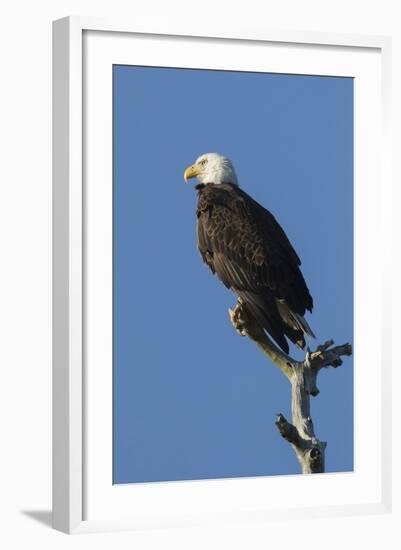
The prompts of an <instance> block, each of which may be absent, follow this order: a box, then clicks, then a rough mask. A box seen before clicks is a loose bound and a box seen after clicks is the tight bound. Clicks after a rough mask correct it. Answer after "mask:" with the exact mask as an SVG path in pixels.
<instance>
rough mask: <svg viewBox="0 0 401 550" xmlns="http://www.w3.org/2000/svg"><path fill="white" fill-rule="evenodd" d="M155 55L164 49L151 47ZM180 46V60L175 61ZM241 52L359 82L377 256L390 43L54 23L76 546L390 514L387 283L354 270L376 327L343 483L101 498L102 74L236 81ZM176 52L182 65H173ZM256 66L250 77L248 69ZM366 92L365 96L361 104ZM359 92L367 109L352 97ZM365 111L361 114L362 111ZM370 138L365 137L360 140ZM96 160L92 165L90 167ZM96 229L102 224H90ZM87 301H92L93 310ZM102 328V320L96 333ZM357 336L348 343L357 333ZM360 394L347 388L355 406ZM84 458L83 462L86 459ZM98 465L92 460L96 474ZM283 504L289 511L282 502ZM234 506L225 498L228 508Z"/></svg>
mask: <svg viewBox="0 0 401 550" xmlns="http://www.w3.org/2000/svg"><path fill="white" fill-rule="evenodd" d="M135 41H137V42H135ZM139 41H140V54H141V57H140V59H139V58H138V57H135V52H138V51H139V49H138V45H139ZM161 42H162V43H163V48H161V47H160V45H161ZM184 43H185V46H186V48H182V45H183V44H184ZM249 47H253V48H254V55H253V56H252V61H251V62H252V63H254V64H255V65H254V66H252V67H253V69H254V70H262V68H263V67H264V65H263V64H264V63H265V61H264V58H265V55H264V51H265V50H264V48H267V47H269V48H270V50H269V52H270V53H272V55H271V58H270V60H269V63H270V65H269V67H267V66H266V67H265V69H264V70H269V71H271V72H294V61H293V55H292V54H291V55H289V52H290V51H291V52H294V49H295V50H296V51H297V63H298V71H299V72H300V73H301V72H302V73H303V74H322V72H323V73H324V74H336V75H345V76H353V77H355V78H357V79H359V82H360V86H359V84H358V86H357V89H358V90H361V94H362V95H360V96H356V105H355V106H356V120H355V124H356V128H359V126H358V125H360V128H362V129H364V131H357V132H356V141H355V154H356V172H357V173H356V178H357V181H359V180H358V178H359V179H360V178H361V177H363V178H364V182H365V191H364V192H365V198H364V201H363V203H362V202H361V201H359V202H358V197H359V198H361V195H358V193H357V194H356V203H357V204H356V208H357V209H358V210H357V223H359V224H360V227H361V231H362V228H363V230H364V231H367V232H369V214H370V213H371V212H372V209H374V208H376V210H377V203H378V201H379V203H380V208H379V209H378V213H379V217H380V222H381V223H380V225H379V226H376V227H375V235H373V231H372V227H370V231H371V233H370V234H369V237H371V239H373V242H376V241H375V239H378V236H380V235H381V234H383V233H384V232H386V231H387V232H390V231H391V228H390V227H388V220H387V216H386V211H387V210H388V209H389V208H390V201H391V177H390V160H389V156H390V147H389V139H390V138H389V124H390V112H389V109H390V99H389V98H390V52H391V42H390V39H389V38H387V37H376V36H354V35H336V34H326V33H313V32H300V31H296V32H295V31H294V32H289V31H276V30H274V31H273V30H263V29H262V30H261V29H257V30H256V29H255V30H242V29H239V30H236V29H227V28H226V29H224V30H222V29H219V30H216V29H196V28H193V29H190V30H189V29H187V28H186V29H184V28H172V27H170V26H169V28H158V27H157V28H153V29H150V28H141V26H140V25H138V24H136V25H135V24H131V23H128V22H124V21H123V22H121V21H106V20H99V19H93V18H87V17H69V18H64V19H61V20H58V21H55V22H54V32H53V97H54V104H53V121H54V122H53V236H54V237H53V281H54V286H53V304H54V305H53V525H54V527H55V528H56V529H59V530H61V531H64V532H67V533H76V532H87V531H97V530H112V529H136V528H143V527H144V526H149V525H151V526H170V525H191V524H202V522H210V521H217V522H218V521H220V522H224V521H227V520H230V519H232V518H236V519H238V520H243V521H247V520H255V519H256V520H260V521H263V520H266V519H268V518H274V517H284V516H285V517H287V518H289V517H312V516H313V515H314V514H315V515H322V514H325V515H347V514H363V513H368V512H369V513H385V512H388V511H389V510H390V508H391V502H390V500H391V468H390V440H391V422H390V421H389V418H391V414H390V412H389V411H390V407H391V400H390V398H389V396H390V395H391V386H390V380H391V368H390V367H391V357H390V355H389V351H388V350H389V349H390V346H389V345H388V342H386V341H385V338H386V334H388V333H389V330H385V329H388V327H387V326H386V323H387V322H388V321H387V319H389V318H390V315H388V308H389V304H390V297H389V295H388V293H387V294H386V299H385V298H384V293H382V291H383V289H384V288H387V285H388V281H387V280H386V278H385V271H386V270H382V271H379V270H377V271H374V270H373V272H371V273H370V274H369V275H367V278H368V280H367V281H366V280H364V281H361V280H358V273H360V272H361V271H360V269H359V270H358V269H356V279H355V286H356V298H355V302H356V306H355V307H356V310H355V311H356V313H358V308H360V306H361V304H362V301H363V296H364V293H365V292H367V291H368V284H369V285H370V289H372V288H373V294H374V297H373V300H372V301H373V307H374V308H375V312H377V324H375V325H374V326H372V327H370V328H369V327H366V326H364V323H363V318H362V316H359V317H358V316H357V317H356V319H358V318H359V319H360V330H361V332H360V338H361V339H362V338H363V339H364V340H366V341H369V344H370V346H371V347H370V349H369V355H368V356H364V355H363V350H362V348H359V350H358V348H356V349H357V352H356V356H355V361H356V364H357V363H358V361H359V362H360V363H364V368H365V370H368V372H369V376H367V377H366V386H367V388H366V389H364V392H365V393H364V396H363V398H362V397H361V399H359V400H358V402H357V403H359V404H360V406H361V409H360V411H359V412H358V410H356V413H357V414H356V421H358V418H359V420H360V419H361V418H362V416H364V418H365V419H366V426H365V428H364V429H363V423H362V422H360V423H359V424H358V426H359V428H360V430H359V433H358V431H357V430H356V432H357V433H356V441H355V443H356V471H355V472H354V473H352V474H342V477H341V476H340V475H338V474H324V476H321V475H317V476H295V477H276V478H266V479H265V478H252V479H249V478H246V479H237V480H212V481H201V482H196V481H195V482H175V483H164V484H141V485H140V486H136V487H134V486H127V485H125V486H120V487H113V486H112V484H111V471H110V464H111V463H110V456H111V455H110V454H108V453H109V451H110V453H111V449H109V451H108V450H107V449H108V448H109V447H110V441H111V437H112V432H111V413H112V411H111V407H110V404H111V387H110V386H109V384H108V382H109V381H110V367H111V365H110V348H107V342H109V341H110V340H109V336H108V333H109V331H110V323H111V315H110V311H111V310H110V301H108V299H105V301H104V302H103V301H102V300H101V302H102V308H103V309H102V315H97V314H96V312H95V311H94V310H93V307H92V306H93V304H95V303H96V304H98V303H99V296H100V295H103V294H104V292H103V290H104V289H105V288H106V290H107V288H109V287H110V281H111V279H110V277H111V270H110V269H109V267H110V254H109V252H110V249H111V244H110V243H111V233H110V223H109V221H110V220H109V218H108V216H109V214H108V212H109V210H108V209H109V197H110V196H109V194H108V193H109V187H107V185H108V184H107V181H110V166H111V164H110V159H111V150H110V143H111V141H110V140H111V125H110V120H111V119H110V116H109V115H110V111H107V114H105V115H104V116H103V115H102V116H99V113H103V112H104V106H105V105H106V106H107V105H108V104H109V103H110V90H111V88H110V86H109V84H110V83H108V80H107V79H111V72H110V71H109V67H110V64H112V63H128V64H135V63H137V64H139V62H140V63H141V64H145V65H146V64H148V65H158V66H169V65H168V64H169V63H171V65H172V66H182V67H185V66H195V67H204V68H208V67H210V66H211V63H212V57H213V63H214V65H213V68H228V67H229V68H231V69H233V68H238V69H240V68H241V67H242V68H244V63H245V61H244V57H243V55H242V54H241V49H242V48H249ZM190 48H192V49H191V52H189V49H190ZM230 50H235V52H234V55H233V53H231V54H230V53H229V52H230ZM184 51H185V52H186V53H185V55H186V56H187V57H186V58H185V59H186V60H185V59H184V58H183V57H180V56H183V55H184V53H183V52H184ZM188 52H189V53H188ZM322 52H323V53H324V56H323V57H322ZM189 55H190V56H191V57H190V58H189V57H188V56H189ZM230 55H231V57H229V56H230ZM174 56H176V57H174ZM134 58H135V59H134ZM188 59H191V61H189V60H188ZM228 59H230V61H228ZM130 60H131V61H130ZM177 63H178V65H177ZM248 63H249V62H248ZM257 63H260V65H258V66H256V65H257ZM308 64H309V65H308ZM313 67H316V68H315V69H313ZM247 68H249V65H247ZM319 68H320V69H319ZM312 70H313V71H317V72H311V71H312ZM92 81H93V84H91V82H92ZM369 83H371V84H372V86H370V85H368V84H369ZM94 85H95V86H97V89H98V90H99V94H97V99H96V101H94V100H93V96H90V97H88V91H87V88H88V86H89V88H90V86H92V89H93V86H94ZM365 88H366V90H367V89H368V88H372V90H373V91H372V90H370V92H369V94H370V95H369V94H368V92H367V91H366V90H365ZM100 90H101V92H100ZM365 91H366V94H368V95H363V94H364V93H365ZM357 93H358V94H359V93H360V92H359V91H358V92H357ZM358 98H359V99H360V102H359V103H360V108H359V105H358ZM365 100H366V105H363V102H364V101H365ZM110 109H111V105H110ZM367 113H370V114H369V116H363V115H365V114H367ZM92 124H95V126H96V130H94V129H92V128H91V125H92ZM372 129H374V130H375V131H374V132H371V130H372ZM365 134H366V135H365ZM88 135H89V136H93V139H92V138H91V137H89V138H88ZM95 136H97V137H96V139H95ZM368 153H371V154H368ZM373 153H375V154H373ZM95 157H96V158H97V159H101V160H97V161H96V162H95V163H93V158H95ZM373 157H374V158H373ZM90 159H92V160H90ZM91 163H92V164H91ZM372 163H373V164H372ZM97 164H98V165H99V166H97ZM97 171H98V173H96V172H97ZM93 177H96V178H98V179H97V181H98V182H99V185H98V188H97V190H96V192H95V193H94V192H93V191H92V190H91V189H92V188H91V187H90V186H89V188H88V187H87V186H86V181H87V180H88V178H89V179H90V178H93ZM102 178H103V179H102ZM378 180H379V181H380V185H378V184H377V181H378ZM103 181H104V185H103V183H102V182H103ZM375 189H376V191H375V192H374V190H375ZM88 212H89V216H88ZM99 218H101V221H102V223H99ZM88 219H89V222H88ZM105 220H106V221H105ZM370 225H372V224H370ZM361 231H360V232H359V234H361ZM93 239H99V240H101V241H102V243H104V244H105V246H104V249H105V250H106V253H105V254H106V255H103V256H102V254H100V255H97V254H92V253H91V250H94V248H96V247H93V246H92V244H93V243H94V241H93ZM371 242H372V241H371ZM107 251H108V252H107ZM366 252H367V251H366V250H365V249H364V245H363V242H362V241H361V242H359V241H358V236H357V237H356V254H360V256H358V258H359V259H358V261H359V262H360V263H359V264H357V267H358V265H359V267H360V268H362V267H363V265H365V264H364V262H365V261H366ZM107 254H108V255H107ZM379 254H380V255H381V262H377V263H380V264H381V265H382V266H383V265H384V266H389V262H390V259H389V258H390V250H389V244H387V242H386V245H385V248H384V249H382V250H380V251H379ZM100 266H102V268H104V267H106V269H102V272H104V273H105V276H104V277H102V281H101V282H100V283H99V284H100V287H99V288H96V289H94V290H92V289H93V285H91V275H88V273H89V274H90V273H96V272H97V270H99V267H100ZM102 285H104V286H102ZM358 289H360V290H358ZM92 292H93V293H95V294H93V296H92V297H91V293H92ZM370 292H371V290H370ZM96 293H98V294H96ZM385 308H386V309H385ZM96 319H97V320H96ZM99 319H100V320H99ZM101 319H103V320H105V323H104V324H102V320H101ZM356 322H357V321H356ZM356 330H359V328H358V327H357V326H356ZM369 331H370V332H369ZM378 334H380V335H381V337H380V338H379V337H378V336H377V335H378ZM101 335H103V336H104V338H103V337H101ZM99 336H100V337H99ZM373 336H375V338H374V340H375V342H373V340H372V339H373ZM368 338H369V340H367V339H368ZM104 342H105V344H104ZM103 345H104V346H106V347H102V346H103ZM96 356H97V357H98V360H99V363H97V367H99V369H98V370H97V373H96V376H95V377H93V376H91V375H90V373H91V364H92V363H93V362H94V360H95V359H94V358H95V357H96ZM107 358H108V359H107ZM100 363H102V365H100ZM356 372H358V371H356ZM370 373H372V376H370ZM358 380H359V379H358V376H356V392H358ZM88 396H89V399H88ZM88 403H90V405H88ZM358 406H359V405H358ZM368 407H369V409H368ZM368 410H369V411H370V412H367V411H368ZM369 415H370V416H369ZM94 418H96V420H97V423H98V424H100V425H102V426H103V427H104V430H100V431H101V432H102V433H99V430H96V424H95V423H94V422H93V419H94ZM371 430H374V431H375V437H376V440H377V441H380V444H379V445H377V449H376V451H375V452H373V453H370V454H369V456H365V455H364V457H363V460H362V459H361V453H359V454H358V452H359V451H358V450H360V451H361V450H363V449H364V448H366V445H367V444H368V439H369V433H370V431H371ZM103 432H106V436H105V435H104V433H103ZM106 455H107V456H106ZM88 456H89V457H91V458H90V459H88ZM96 456H97V457H98V460H96V461H95V460H94V457H96ZM105 457H106V458H105ZM334 476H336V477H334ZM358 476H359V477H358ZM290 491H291V496H292V498H291V507H289V506H288V499H286V495H289V494H290ZM267 493H268V494H269V495H272V499H273V500H271V501H270V502H266V498H265V496H266V494H267ZM305 493H308V494H309V495H310V500H309V501H308V500H307V499H306V500H305V499H304V498H301V496H302V495H304V494H305ZM234 495H235V497H236V498H233V497H234ZM279 495H281V500H280V498H279ZM324 495H326V496H324ZM238 496H240V498H238ZM274 499H275V500H274ZM238 502H239V504H238ZM212 504H213V505H212Z"/></svg>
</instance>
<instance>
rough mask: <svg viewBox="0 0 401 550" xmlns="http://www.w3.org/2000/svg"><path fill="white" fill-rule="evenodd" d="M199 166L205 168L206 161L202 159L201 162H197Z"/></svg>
mask: <svg viewBox="0 0 401 550" xmlns="http://www.w3.org/2000/svg"><path fill="white" fill-rule="evenodd" d="M199 164H200V165H201V166H205V164H207V159H202V160H200V161H199Z"/></svg>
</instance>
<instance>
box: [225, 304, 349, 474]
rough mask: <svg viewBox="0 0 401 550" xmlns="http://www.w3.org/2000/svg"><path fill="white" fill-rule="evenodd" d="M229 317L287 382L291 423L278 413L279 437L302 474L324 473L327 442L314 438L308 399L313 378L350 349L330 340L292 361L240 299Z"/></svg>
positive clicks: (337, 363) (315, 392)
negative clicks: (289, 384) (302, 357)
mask: <svg viewBox="0 0 401 550" xmlns="http://www.w3.org/2000/svg"><path fill="white" fill-rule="evenodd" d="M229 314H230V319H231V323H232V324H233V326H234V328H235V329H236V330H237V331H238V332H239V334H241V336H248V338H250V339H251V340H253V341H254V342H255V343H256V345H257V346H258V348H259V349H260V350H261V351H262V352H263V353H264V354H265V355H266V356H267V357H268V358H269V359H270V360H271V361H272V362H273V363H274V364H275V365H276V366H277V367H278V368H279V369H280V370H281V371H282V372H283V374H285V376H286V377H287V378H288V380H289V382H290V383H291V412H292V424H291V423H290V422H288V421H287V419H286V418H285V417H284V416H283V415H282V414H278V415H277V419H276V426H277V429H278V431H279V432H280V434H281V436H282V437H283V438H284V439H286V440H287V441H288V442H289V443H290V444H291V445H292V447H293V449H294V452H295V454H296V456H297V458H298V461H299V463H300V465H301V469H302V473H303V474H311V473H322V472H324V461H325V449H326V445H327V443H326V442H324V441H320V440H319V439H318V438H317V437H316V435H315V432H314V427H313V422H312V417H311V414H310V396H311V395H312V396H316V395H318V393H319V389H318V387H317V375H318V373H319V371H320V369H322V368H327V367H333V368H337V367H339V366H340V365H342V362H343V361H342V357H343V356H347V355H351V354H352V346H351V345H350V344H344V345H342V346H334V342H333V340H329V341H327V342H325V343H324V344H321V345H320V346H318V347H317V348H316V350H315V351H310V350H309V349H308V350H307V352H306V356H305V359H304V361H296V360H295V359H292V358H291V357H290V356H289V355H287V354H286V353H284V352H283V351H282V350H281V349H279V348H278V347H277V346H276V345H275V344H274V343H273V342H272V341H271V339H270V338H269V337H268V335H267V334H266V332H265V331H264V330H263V329H262V328H261V327H260V325H259V324H258V322H257V321H256V320H255V319H254V318H253V317H252V315H251V314H250V312H249V311H248V310H247V308H246V306H245V304H244V303H243V302H241V300H238V302H237V305H236V306H235V308H234V309H233V310H231V309H230V310H229Z"/></svg>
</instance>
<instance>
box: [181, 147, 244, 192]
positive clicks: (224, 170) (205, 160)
mask: <svg viewBox="0 0 401 550" xmlns="http://www.w3.org/2000/svg"><path fill="white" fill-rule="evenodd" d="M195 177H196V178H198V180H199V181H200V182H201V183H215V184H219V183H233V184H234V185H238V178H237V174H236V173H235V170H234V166H233V165H232V162H231V160H229V159H228V158H226V157H223V155H219V154H218V153H205V154H204V155H201V156H200V157H198V158H197V159H196V161H195V163H194V164H192V165H191V166H188V168H187V169H186V170H185V172H184V180H185V181H186V182H187V181H188V180H189V179H191V178H195Z"/></svg>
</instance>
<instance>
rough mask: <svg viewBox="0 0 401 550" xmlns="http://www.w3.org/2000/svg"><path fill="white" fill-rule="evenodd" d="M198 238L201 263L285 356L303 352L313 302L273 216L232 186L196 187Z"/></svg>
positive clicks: (212, 185)
mask: <svg viewBox="0 0 401 550" xmlns="http://www.w3.org/2000/svg"><path fill="white" fill-rule="evenodd" d="M196 189H197V191H198V205H197V219H198V221H197V239H198V247H199V250H200V253H201V255H202V258H203V260H204V261H205V263H206V264H207V265H208V266H209V268H210V269H211V270H212V272H213V273H214V274H216V275H217V277H218V278H219V279H220V280H221V281H222V283H223V284H224V285H225V286H226V287H227V288H230V289H231V290H233V291H234V292H235V293H236V294H237V295H238V296H239V297H240V298H241V299H242V300H243V302H244V303H245V304H246V306H247V307H248V309H249V311H250V312H251V313H252V315H253V316H254V317H255V319H256V320H257V321H258V322H259V324H260V325H261V326H262V327H263V328H264V329H265V330H266V331H267V332H268V333H269V334H270V335H271V336H272V337H273V338H274V340H275V341H276V342H277V344H278V345H279V346H280V347H281V348H282V349H283V350H284V351H285V352H286V353H288V351H289V348H288V342H287V340H286V337H288V338H289V339H290V340H291V341H292V342H293V343H295V344H296V345H298V346H299V347H301V348H305V338H304V334H309V335H311V336H313V332H312V331H311V329H310V327H309V325H308V323H307V322H306V321H305V319H304V318H303V315H304V314H305V311H306V310H309V311H312V308H313V300H312V296H311V295H310V293H309V290H308V287H307V286H306V283H305V280H304V278H303V276H302V273H301V271H300V268H299V266H300V265H301V262H300V259H299V257H298V255H297V254H296V252H295V250H294V249H293V247H292V245H291V243H290V242H289V240H288V238H287V236H286V235H285V233H284V231H283V229H282V228H281V226H280V225H279V224H278V222H277V221H276V219H275V218H274V217H273V215H272V214H271V213H270V212H269V211H268V210H266V209H265V208H263V207H262V206H261V205H260V204H258V203H257V202H256V201H255V200H253V199H252V198H251V197H250V196H249V195H248V194H247V193H245V192H244V191H242V189H240V188H239V187H238V186H237V185H235V184H232V183H219V184H214V183H206V184H199V185H197V186H196Z"/></svg>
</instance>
